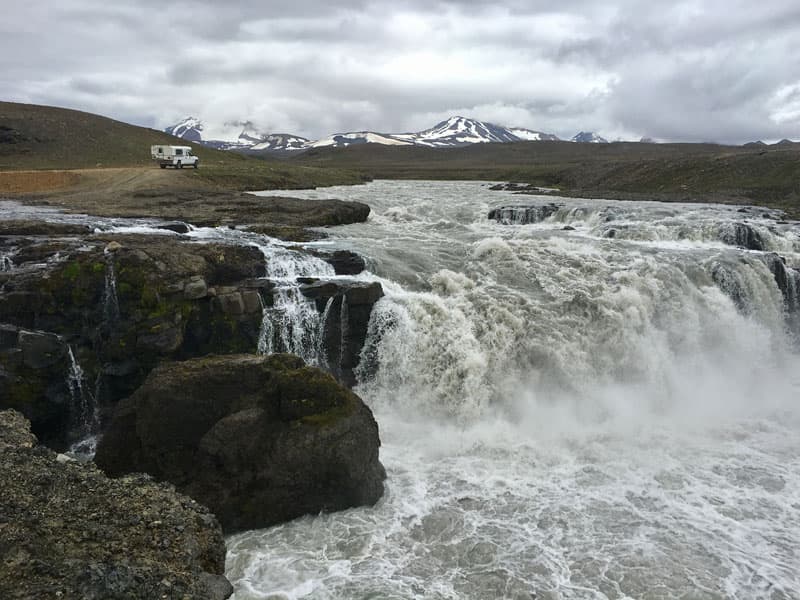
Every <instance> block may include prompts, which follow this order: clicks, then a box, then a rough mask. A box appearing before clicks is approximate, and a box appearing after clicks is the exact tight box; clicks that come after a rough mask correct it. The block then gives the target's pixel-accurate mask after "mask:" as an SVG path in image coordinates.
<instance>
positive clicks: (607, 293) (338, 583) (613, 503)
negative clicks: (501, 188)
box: [227, 182, 800, 600]
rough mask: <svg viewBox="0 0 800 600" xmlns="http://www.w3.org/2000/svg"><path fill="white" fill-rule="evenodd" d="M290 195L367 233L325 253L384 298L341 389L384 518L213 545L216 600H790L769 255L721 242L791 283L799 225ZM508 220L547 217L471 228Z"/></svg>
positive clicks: (782, 331)
mask: <svg viewBox="0 0 800 600" xmlns="http://www.w3.org/2000/svg"><path fill="white" fill-rule="evenodd" d="M292 194H294V195H296V194H297V193H296V192H292ZM303 194H304V195H305V196H306V197H310V198H314V197H320V198H321V197H339V198H343V199H354V200H362V201H365V202H367V203H368V204H369V205H370V206H371V207H372V209H373V212H372V215H371V217H370V219H369V221H368V222H367V223H366V224H361V225H350V226H345V227H339V228H336V229H334V230H331V232H332V234H333V237H332V239H331V240H330V241H329V242H328V243H329V244H331V245H333V246H336V247H341V248H347V249H353V250H355V251H358V252H360V253H362V254H363V255H364V256H365V257H366V258H367V259H368V264H369V269H370V273H368V274H366V275H364V277H366V278H375V279H378V280H380V281H381V282H382V283H383V286H384V290H385V292H386V297H385V298H384V299H382V300H381V301H380V302H379V303H378V305H377V306H376V310H375V311H374V313H373V318H372V322H371V325H370V327H371V332H370V336H369V339H368V343H367V347H366V348H365V350H364V354H363V358H362V364H364V365H367V366H370V367H374V366H376V365H377V369H376V370H372V369H365V370H364V372H363V373H362V380H361V382H360V385H359V386H358V388H357V391H358V392H359V393H360V394H361V395H362V397H363V398H364V399H365V401H366V402H367V403H368V404H369V405H370V406H371V408H372V409H373V411H374V412H375V415H376V418H377V420H378V423H379V425H380V427H381V438H382V441H383V447H382V449H381V459H382V461H383V463H384V465H385V466H386V468H387V471H388V480H387V482H386V495H385V497H384V498H383V499H382V500H381V501H380V502H379V503H378V504H377V505H376V506H375V507H373V508H361V509H354V510H350V511H345V512H341V513H335V514H328V515H320V516H315V517H305V518H302V519H298V520H296V521H293V522H291V523H287V524H285V525H282V526H279V527H274V528H270V529H266V530H262V531H251V532H246V533H242V534H239V535H236V536H233V537H231V538H230V539H229V540H228V565H227V575H228V577H229V578H230V579H231V580H232V581H233V582H234V585H235V588H236V595H235V598H237V599H238V600H243V599H250V598H262V599H263V598H270V599H283V598H323V599H325V598H347V599H355V598H376V599H377V598H380V599H384V598H397V599H400V598H431V599H434V598H435V599H439V598H442V599H445V598H475V599H492V598H515V599H522V598H525V599H531V598H540V599H541V598H552V599H555V598H563V599H567V598H570V599H572V598H575V599H577V598H580V599H584V598H585V599H589V598H592V599H601V598H614V599H619V598H637V599H638V598H652V599H666V598H676V599H678V598H680V599H685V600H689V599H692V600H700V599H712V598H740V599H751V598H765V599H771V600H779V599H785V598H800V410H798V400H799V399H800V370H798V366H800V360H798V353H797V334H798V331H797V327H796V323H797V321H796V320H795V319H793V318H791V317H792V316H791V315H790V314H787V311H788V309H789V308H792V307H791V306H790V304H791V302H790V300H791V299H790V298H788V297H787V292H784V293H782V292H781V289H779V287H778V285H777V284H776V279H775V276H774V275H773V272H772V271H771V270H770V266H769V265H770V264H772V263H771V261H774V259H775V257H774V256H772V255H769V254H768V253H767V252H762V251H749V250H744V249H740V248H736V247H734V246H730V245H727V244H726V243H725V242H726V241H727V242H729V243H730V241H731V239H732V238H731V236H730V235H729V233H726V232H730V231H734V230H736V227H737V223H738V224H741V223H743V222H745V221H746V222H747V223H748V224H749V225H750V226H751V227H752V228H754V230H755V231H756V232H757V233H758V235H759V239H760V240H761V241H762V245H763V246H764V249H765V250H766V251H774V252H776V253H778V254H779V255H780V256H782V257H784V258H785V259H786V266H787V267H788V272H789V274H790V275H792V276H794V271H792V267H800V233H799V232H800V229H798V227H797V226H796V225H794V224H782V223H779V222H777V221H776V220H775V219H774V218H771V216H770V215H764V214H762V213H763V212H764V211H751V212H749V213H742V212H738V211H737V210H736V208H730V207H721V206H707V205H672V204H658V203H618V202H610V201H605V200H598V201H586V200H568V199H554V198H551V197H548V198H537V197H526V196H523V197H519V196H511V195H510V194H509V193H506V192H490V191H488V190H487V188H486V186H485V185H484V184H479V183H431V182H375V183H372V184H370V185H367V186H361V187H352V188H335V189H326V190H320V191H316V192H306V193H303ZM513 202H518V203H521V204H522V203H525V204H533V205H536V204H541V205H544V204H550V203H551V202H556V204H558V208H557V210H555V211H552V210H547V211H544V212H543V218H544V220H543V221H541V222H538V223H534V224H528V225H514V224H502V223H498V222H494V221H489V220H488V219H487V214H488V212H489V210H490V209H491V208H494V207H497V206H500V205H506V204H509V203H513ZM565 227H568V228H571V229H567V230H565V229H564V228H565ZM612 228H613V229H614V233H613V237H611V236H612V234H610V233H609V230H610V229H612ZM773 269H774V264H773ZM790 279H791V277H790ZM793 281H794V280H793ZM787 285H789V284H787ZM787 285H784V287H785V288H786V287H787ZM789 287H790V286H789ZM366 373H372V375H371V376H370V377H366V375H365V374H366Z"/></svg>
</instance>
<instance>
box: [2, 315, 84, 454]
mask: <svg viewBox="0 0 800 600" xmlns="http://www.w3.org/2000/svg"><path fill="white" fill-rule="evenodd" d="M68 372H69V359H68V350H67V345H66V344H65V343H64V341H63V340H62V339H60V338H59V337H58V336H56V335H54V334H52V333H47V332H41V331H29V330H25V329H21V328H19V327H15V326H13V325H7V324H0V407H5V408H14V409H16V410H19V411H20V412H22V413H23V414H24V415H25V417H27V418H28V419H29V420H31V421H32V422H34V423H35V424H36V427H37V430H39V431H43V432H48V431H66V430H68V429H69V426H70V410H69V407H70V402H71V395H70V389H69V385H68V380H67V373H68ZM45 438H47V436H45Z"/></svg>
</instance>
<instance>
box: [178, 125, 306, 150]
mask: <svg viewBox="0 0 800 600" xmlns="http://www.w3.org/2000/svg"><path fill="white" fill-rule="evenodd" d="M164 131H166V132H167V133H169V134H171V135H174V136H176V137H179V138H182V139H184V140H188V141H190V142H200V143H202V144H204V145H206V146H210V147H212V148H216V149H217V150H275V151H279V150H300V149H304V148H306V147H307V145H308V143H309V141H310V140H307V139H306V138H304V137H300V136H297V135H290V134H288V133H262V132H261V131H259V130H258V129H257V128H256V127H255V126H254V125H253V123H251V122H250V121H232V122H227V123H223V124H222V126H221V127H217V128H214V129H209V128H207V127H206V125H205V124H204V123H203V121H201V120H200V119H198V118H196V117H186V118H185V119H184V120H182V121H181V122H179V123H176V124H175V125H171V126H170V127H167V128H166V129H164Z"/></svg>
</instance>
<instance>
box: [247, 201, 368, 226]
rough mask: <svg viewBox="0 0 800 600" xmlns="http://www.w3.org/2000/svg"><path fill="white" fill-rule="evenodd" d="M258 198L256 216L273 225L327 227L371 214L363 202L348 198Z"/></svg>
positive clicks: (360, 220) (359, 220)
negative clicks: (257, 214)
mask: <svg viewBox="0 0 800 600" xmlns="http://www.w3.org/2000/svg"><path fill="white" fill-rule="evenodd" d="M259 200H260V203H259V218H260V219H262V220H263V221H264V222H265V223H271V224H273V225H296V226H300V227H327V226H330V225H345V224H348V223H363V222H364V221H366V220H367V217H369V213H370V208H369V206H367V205H366V204H363V203H361V202H353V201H347V200H303V199H298V198H282V197H279V196H265V197H262V198H259Z"/></svg>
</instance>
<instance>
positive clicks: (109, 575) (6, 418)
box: [0, 411, 233, 600]
mask: <svg viewBox="0 0 800 600" xmlns="http://www.w3.org/2000/svg"><path fill="white" fill-rule="evenodd" d="M35 444H36V438H35V437H34V436H33V435H31V433H30V429H29V424H28V423H27V421H26V420H25V419H24V418H23V417H22V416H21V415H20V414H19V413H16V412H14V411H3V412H0V480H2V485H0V597H2V598H4V599H5V598H7V599H15V598H19V599H23V598H25V599H27V598H83V599H86V600H101V599H108V598H130V599H142V600H144V599H147V600H150V599H152V598H169V599H173V598H174V599H176V600H177V599H183V598H197V599H200V598H202V599H208V600H224V599H225V598H227V597H229V596H230V594H231V593H232V592H233V588H232V587H231V585H230V583H229V582H228V581H227V580H226V579H225V577H224V576H223V573H224V568H225V543H224V540H223V537H222V531H221V529H220V526H219V524H218V523H217V521H216V519H215V518H214V516H213V515H212V514H211V513H209V512H208V510H207V509H206V508H204V507H202V506H200V505H199V504H197V503H196V502H195V501H193V500H191V499H190V498H187V497H186V496H183V495H181V494H178V493H177V492H175V490H174V488H173V487H172V486H170V485H167V484H157V483H154V482H153V481H152V480H151V479H150V478H149V477H147V476H145V475H132V476H128V477H123V478H120V479H108V478H107V477H106V476H105V475H104V474H103V473H102V472H100V471H99V470H98V469H97V468H96V467H95V466H94V465H93V464H91V463H86V464H80V463H77V462H75V461H71V460H67V459H65V457H63V456H62V455H56V454H55V453H54V452H52V451H50V450H48V449H46V448H44V447H41V446H36V445H35Z"/></svg>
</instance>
